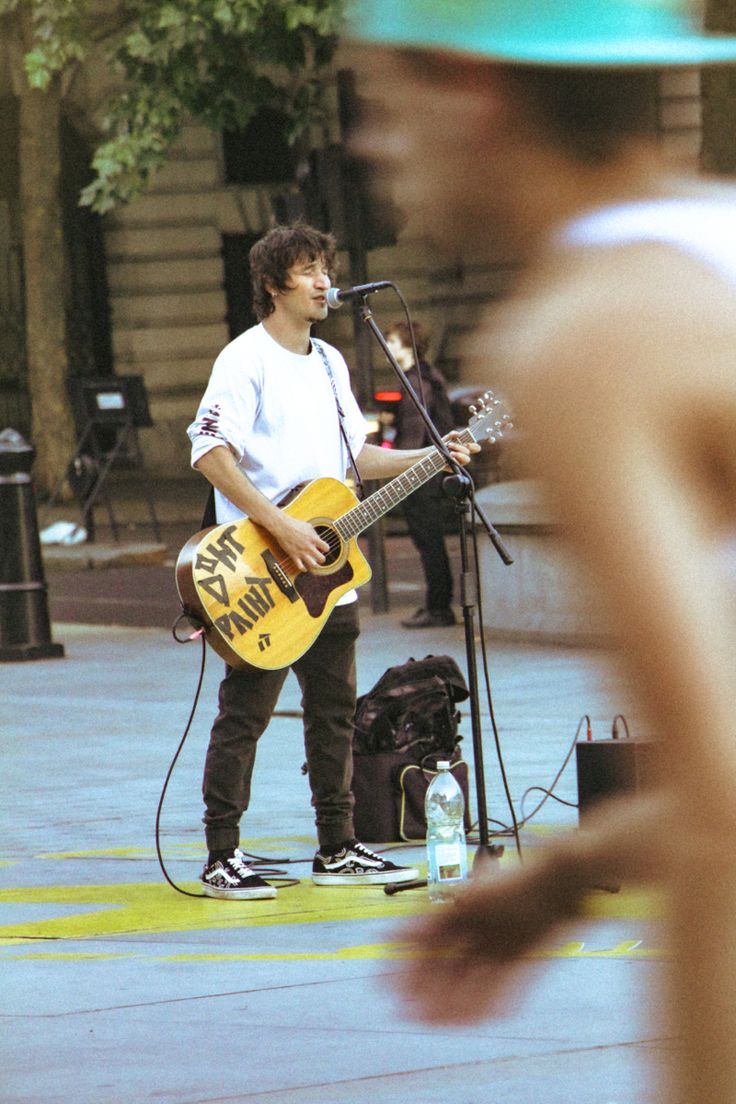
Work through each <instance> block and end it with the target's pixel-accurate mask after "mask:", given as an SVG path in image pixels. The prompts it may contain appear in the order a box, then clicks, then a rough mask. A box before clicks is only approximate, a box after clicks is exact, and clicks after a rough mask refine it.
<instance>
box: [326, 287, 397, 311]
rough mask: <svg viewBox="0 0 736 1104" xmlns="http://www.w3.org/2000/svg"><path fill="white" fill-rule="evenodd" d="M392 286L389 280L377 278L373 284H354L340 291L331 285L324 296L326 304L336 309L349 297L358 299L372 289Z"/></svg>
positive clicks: (371, 291) (371, 292)
mask: <svg viewBox="0 0 736 1104" xmlns="http://www.w3.org/2000/svg"><path fill="white" fill-rule="evenodd" d="M392 286H393V285H392V283H391V281H390V280H378V281H377V282H376V283H375V284H356V285H355V287H351V288H345V290H344V291H341V290H340V288H336V287H331V288H328V289H327V294H326V296H325V298H326V299H327V306H328V307H331V308H332V309H333V310H337V308H338V307H341V306H342V305H343V303H347V302H348V300H349V299H359V298H361V297H362V296H363V295H372V294H373V292H374V291H380V290H381V288H387V287H392Z"/></svg>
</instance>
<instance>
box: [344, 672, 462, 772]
mask: <svg viewBox="0 0 736 1104" xmlns="http://www.w3.org/2000/svg"><path fill="white" fill-rule="evenodd" d="M468 696H469V691H468V687H467V684H466V682H465V679H464V677H463V674H462V672H461V670H460V668H459V667H458V665H457V663H456V662H455V660H454V659H452V657H451V656H432V655H428V656H425V658H424V659H409V660H407V662H406V663H402V664H400V665H399V666H397V667H389V669H388V670H387V671H386V672H385V673H384V674H383V675H381V677H380V679H379V680H378V682H377V683H376V684H375V686H374V687H373V688H372V689H371V690H369V691H368V693H367V694H363V695H362V696H361V697H360V698H358V702H357V706H356V710H355V719H354V722H353V726H354V730H355V731H354V735H353V751H354V752H355V754H356V755H375V754H377V753H379V752H386V751H396V752H400V753H402V754H405V755H407V756H409V757H411V758H412V759H414V760H415V761H417V762H421V760H422V759H424V758H425V757H426V756H428V755H436V756H439V757H440V758H442V757H447V758H450V757H451V756H452V754H453V752H454V751H455V746H456V744H457V742H458V740H459V739H461V737H460V736H459V735H458V724H459V721H460V713H459V711H458V710H457V708H456V705H457V703H458V702H461V701H465V699H466V698H467V697H468Z"/></svg>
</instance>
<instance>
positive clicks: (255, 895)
mask: <svg viewBox="0 0 736 1104" xmlns="http://www.w3.org/2000/svg"><path fill="white" fill-rule="evenodd" d="M200 885H201V886H202V890H203V892H204V895H205V897H216V898H217V900H218V901H266V900H269V899H271V898H273V897H275V896H276V890H275V889H274V887H273V886H257V887H255V888H253V889H223V888H221V887H220V886H213V885H209V884H208V883H207V882H200Z"/></svg>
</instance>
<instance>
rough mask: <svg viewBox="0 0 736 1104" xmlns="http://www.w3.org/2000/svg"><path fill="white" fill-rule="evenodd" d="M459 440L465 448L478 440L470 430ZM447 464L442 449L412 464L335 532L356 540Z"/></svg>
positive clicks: (356, 508)
mask: <svg viewBox="0 0 736 1104" xmlns="http://www.w3.org/2000/svg"><path fill="white" fill-rule="evenodd" d="M458 436H459V439H460V440H461V441H462V442H463V444H470V443H471V442H473V441H474V440H475V437H474V436H473V434H472V433H471V432H470V430H469V429H464V430H461V431H460V433H459V435H458ZM445 464H446V460H445V457H444V456H443V455H442V453H441V452H440V450H439V449H437V448H435V449H432V451H431V452H430V453H429V454H428V455H427V456H425V457H423V458H422V459H421V460H417V462H416V464H412V466H411V467H410V468H407V470H406V471H405V472H402V473H401V475H397V476H396V477H395V478H394V479H392V480H391V481H390V482H389V483H386V484H384V486H383V487H380V488H379V489H378V490H377V491H375V492H374V493H373V494H372V495H369V496H368V498H366V499H365V501H363V502H359V503H358V505H357V506H353V508H352V509H351V510H348V511H347V513H345V514H343V515H342V517H339V518H338V519H337V521H336V522H335V528H336V529H337V531H338V532H339V534H340V536H341V537H342V538H343V540H350V538H351V537H357V536H358V534H359V533H362V532H363V530H364V529H367V528H368V527H369V526H370V525H372V524H373V523H374V522H375V521H378V519H379V518H381V517H383V515H384V514H387V513H388V511H389V510H392V509H393V507H394V506H398V504H399V503H400V502H403V501H404V499H405V498H408V497H409V495H410V494H412V493H413V492H414V491H417V490H419V488H420V487H421V486H423V485H424V484H425V483H427V482H428V481H429V480H430V479H431V478H432V476H433V475H437V473H438V472H440V471H442V469H443V468H444V467H445Z"/></svg>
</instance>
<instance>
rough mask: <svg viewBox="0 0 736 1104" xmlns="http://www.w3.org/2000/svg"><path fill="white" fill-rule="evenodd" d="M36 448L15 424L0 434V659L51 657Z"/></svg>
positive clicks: (57, 651) (59, 648)
mask: <svg viewBox="0 0 736 1104" xmlns="http://www.w3.org/2000/svg"><path fill="white" fill-rule="evenodd" d="M35 455H36V453H35V450H34V449H33V447H32V446H31V445H29V444H28V442H27V441H26V440H25V439H24V438H23V437H22V436H21V434H20V433H18V432H17V431H16V430H15V429H4V430H3V431H2V433H0V660H3V661H4V660H18V659H54V658H56V657H58V656H63V655H64V647H63V645H61V644H54V643H52V641H51V624H50V620H49V612H48V603H47V600H46V590H47V587H46V580H45V578H44V574H43V561H42V559H41V542H40V540H39V537H38V523H37V520H36V504H35V498H34V494H33V483H32V481H31V467H32V465H33V459H34V457H35Z"/></svg>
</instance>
